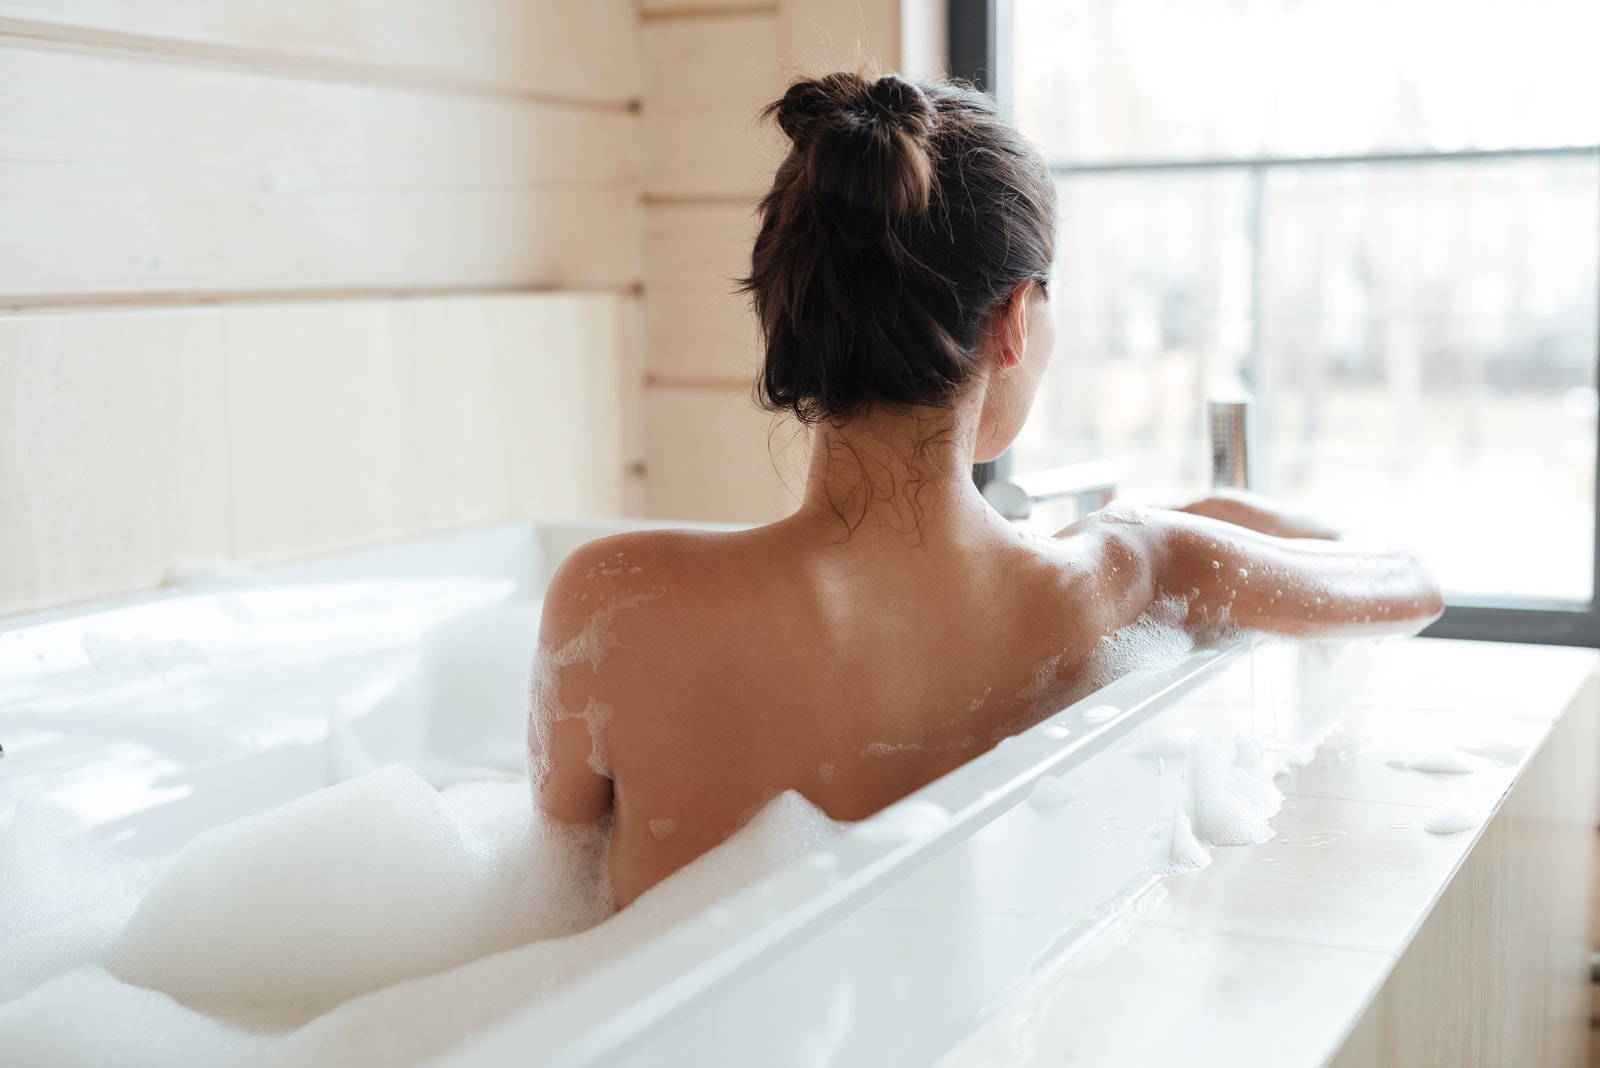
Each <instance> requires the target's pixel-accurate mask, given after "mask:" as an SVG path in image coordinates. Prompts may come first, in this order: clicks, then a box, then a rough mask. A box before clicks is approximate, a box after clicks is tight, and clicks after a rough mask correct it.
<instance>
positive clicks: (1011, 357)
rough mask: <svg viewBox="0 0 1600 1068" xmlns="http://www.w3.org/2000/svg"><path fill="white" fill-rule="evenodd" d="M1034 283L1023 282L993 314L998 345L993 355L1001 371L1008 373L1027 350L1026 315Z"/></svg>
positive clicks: (1020, 360)
mask: <svg viewBox="0 0 1600 1068" xmlns="http://www.w3.org/2000/svg"><path fill="white" fill-rule="evenodd" d="M1033 287H1034V283H1033V282H1031V281H1028V282H1023V283H1022V284H1021V285H1019V286H1017V288H1015V289H1013V290H1012V291H1011V296H1009V297H1007V298H1006V302H1005V303H1004V304H1003V305H1001V306H1000V308H999V310H998V311H997V312H996V313H995V317H996V319H997V320H998V321H997V322H996V323H995V326H996V328H997V329H996V330H995V334H996V335H997V337H998V340H999V345H998V346H997V351H996V353H995V359H996V362H997V364H998V366H999V368H1000V370H1002V371H1008V370H1010V369H1011V368H1013V367H1015V366H1016V365H1017V364H1019V363H1021V362H1022V354H1023V353H1024V352H1026V351H1027V348H1028V313H1029V305H1030V304H1031V303H1032V301H1031V300H1030V299H1029V298H1031V297H1032V296H1033Z"/></svg>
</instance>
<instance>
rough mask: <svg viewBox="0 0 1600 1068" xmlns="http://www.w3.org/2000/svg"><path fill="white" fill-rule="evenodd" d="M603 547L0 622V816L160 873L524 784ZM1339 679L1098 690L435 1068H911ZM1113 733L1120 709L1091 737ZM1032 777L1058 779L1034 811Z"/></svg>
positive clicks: (1069, 941) (1162, 674)
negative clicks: (263, 822)
mask: <svg viewBox="0 0 1600 1068" xmlns="http://www.w3.org/2000/svg"><path fill="white" fill-rule="evenodd" d="M623 528H624V525H622V524H608V525H596V524H590V523H545V524H539V525H513V526H504V527H496V528H490V529H484V530H480V531H473V532H467V533H462V534H456V535H450V536H447V537H441V538H436V539H429V540H426V541H419V542H415V543H410V544H407V545H401V546H394V547H386V548H381V549H374V550H367V551H362V552H356V553H349V554H343V555H340V556H338V557H331V558H327V559H323V560H318V561H314V562H310V563H304V564H297V565H292V566H285V567H279V568H274V569H270V570H269V571H267V572H265V573H263V574H262V575H260V576H253V575H250V574H247V573H241V572H234V571H230V570H229V569H226V568H222V569H210V570H208V569H205V568H200V569H193V574H192V576H191V579H190V581H189V582H187V583H185V584H181V585H179V586H176V587H174V588H169V589H167V590H163V591H159V592H156V593H153V594H149V595H144V596H139V597H135V598H127V599H123V600H120V601H116V602H106V603H103V604H100V605H91V606H85V607H80V608H75V609H72V610H68V611H60V612H54V613H45V614H40V615H35V616H30V617H23V618H18V619H13V620H9V621H6V622H5V623H4V624H0V744H4V745H5V747H6V750H7V754H8V755H7V758H6V759H5V760H4V761H3V762H0V780H3V782H0V786H4V787H5V788H6V789H7V790H9V791H15V792H17V793H20V794H23V795H26V796H31V797H34V798H38V799H43V800H47V801H49V802H51V803H53V804H54V805H57V806H60V807H62V808H65V809H67V810H69V811H70V812H72V813H73V814H74V816H75V818H76V819H77V821H78V822H79V824H80V825H81V826H82V828H83V833H85V834H88V835H92V836H95V837H96V838H97V839H99V840H100V841H102V842H104V843H107V844H109V845H112V846H114V847H115V848H117V849H118V850H120V851H122V852H124V853H126V854H128V855H130V856H135V857H160V856H165V855H168V854H171V853H172V852H174V851H175V850H177V849H178V848H180V847H181V846H182V845H183V844H184V843H186V842H187V841H189V840H190V839H191V838H193V837H194V836H195V835H196V834H198V833H199V832H200V831H202V830H205V829H207V828H209V827H213V826H217V825H220V824H223V823H227V822H229V821H232V820H235V819H238V818H240V817H242V816H246V815H249V814H251V813H255V812H260V811H263V810H265V809H268V808H272V807H274V806H277V805H280V804H283V803H284V802H286V801H289V800H292V799H294V798H296V797H300V796H302V795H304V794H306V793H308V792H310V791H313V790H316V789H318V788H320V787H323V786H325V785H327V784H328V783H329V782H331V781H336V780H338V779H342V778H346V777H349V776H351V775H353V774H357V773H359V772H361V771H362V770H364V769H366V768H369V767H373V766H377V765H381V764H384V763H390V762H401V763H407V764H411V765H413V766H415V767H417V768H418V769H419V770H421V771H422V772H423V773H424V774H425V776H427V777H428V778H430V780H431V781H433V782H435V783H436V784H439V785H443V784H445V783H448V782H450V781H452V780H454V779H458V778H467V777H473V776H476V775H482V774H500V775H516V774H520V772H521V767H522V760H523V751H522V739H523V728H524V724H523V716H524V700H525V698H524V695H525V688H526V685H525V684H526V673H527V666H528V663H529V661H530V659H531V652H532V649H533V645H534V642H535V638H536V630H537V624H538V604H539V597H540V594H541V591H542V589H543V586H544V582H545V579H546V576H547V575H548V574H549V572H550V570H551V569H552V568H553V567H554V565H555V564H556V563H558V562H559V560H560V559H561V557H562V556H564V555H565V553H566V552H567V551H569V550H570V549H571V548H572V547H573V546H575V545H577V544H580V543H581V542H583V541H585V540H588V539H589V538H590V537H594V536H598V535H600V534H604V533H609V532H612V531H614V530H617V529H623ZM1363 649H1364V647H1363V646H1351V645H1339V646H1319V645H1299V646H1288V645H1282V644H1275V645H1262V646H1257V647H1254V648H1249V647H1245V646H1236V647H1233V648H1229V649H1222V650H1210V651H1204V652H1199V653H1196V654H1194V655H1193V656H1191V657H1190V658H1189V659H1188V660H1187V661H1185V662H1184V663H1182V664H1179V665H1176V666H1168V667H1165V668H1163V669H1160V670H1155V671H1150V672H1145V673H1141V674H1139V675H1137V676H1134V677H1130V678H1127V679H1124V680H1121V681H1119V682H1118V683H1116V684H1113V685H1112V686H1110V687H1108V688H1107V689H1106V690H1104V691H1102V692H1100V693H1098V694H1095V695H1093V696H1092V697H1090V698H1089V699H1087V700H1085V701H1083V702H1080V703H1079V704H1078V705H1075V706H1073V707H1071V708H1069V709H1066V710H1064V711H1062V712H1061V713H1059V714H1058V715H1056V716H1055V717H1052V719H1050V720H1049V721H1047V722H1045V723H1043V724H1040V725H1039V726H1037V727H1035V728H1033V729H1032V730H1029V731H1027V732H1026V733H1024V734H1023V735H1020V736H1018V737H1017V738H1016V739H1013V740H1010V741H1008V742H1007V743H1005V744H1003V745H1001V746H1000V747H999V748H997V749H996V750H994V751H993V752H990V753H988V754H985V755H984V756H982V757H979V758H978V759H976V760H973V761H972V762H970V763H969V764H967V765H965V766H964V767H962V768H960V769H958V770H957V771H955V772H953V773H951V774H950V775H948V776H946V777H945V778H944V779H941V780H940V781H938V782H936V783H933V784H931V785H930V786H929V787H927V788H926V789H924V790H922V791H919V792H918V793H917V794H916V795H914V796H913V797H912V798H908V799H907V800H906V801H905V802H902V803H901V804H899V805H897V806H894V808H892V809H890V810H889V811H887V812H885V813H883V814H880V816H879V817H875V818H874V819H873V820H869V821H866V822H865V823H863V824H861V825H858V826H857V827H855V828H853V829H852V830H851V831H850V832H848V833H847V834H846V835H844V836H843V837H842V838H841V839H839V840H838V841H837V842H836V843H835V844H834V845H833V846H832V847H830V848H829V849H828V850H827V851H826V852H825V853H819V854H815V855H813V856H810V857H808V858H806V860H805V862H803V863H801V864H798V865H796V866H794V867H792V868H790V869H787V870H784V871H781V872H777V873H775V874H773V875H772V876H771V877H769V878H766V879H765V880H763V881H761V882H759V883H757V884H755V885H753V886H749V887H747V888H746V889H744V890H743V891H740V892H738V893H736V894H734V895H733V896H731V897H730V898H728V899H727V900H725V901H723V902H722V903H720V904H719V905H718V906H716V907H714V908H712V909H709V910H707V911H705V912H704V913H702V914H700V915H697V916H695V917H693V918H691V919H690V920H688V921H687V922H685V923H682V924H680V925H678V926H677V927H676V928H672V929H669V930H667V931H664V932H662V933H661V934H660V935H659V936H658V937H656V938H655V939H654V940H652V941H650V942H647V943H646V944H644V945H641V946H640V947H638V948H637V949H636V950H635V951H633V952H632V953H630V954H629V955H627V956H626V957H624V958H622V959H620V960H618V961H615V962H613V963H611V964H609V965H606V966H604V967H602V968H600V969H598V970H596V971H594V972H592V973H591V974H589V975H587V976H585V977H583V978H581V979H579V980H578V981H576V982H574V983H572V984H571V985H570V986H568V987H567V988H565V989H563V990H561V991H559V992H558V993H556V994H555V995H553V996H550V997H547V998H545V999H544V1000H542V1001H539V1002H537V1003H533V1004H530V1005H529V1006H528V1007H527V1008H526V1010H524V1011H522V1012H520V1013H517V1014H514V1015H512V1016H510V1017H508V1018H505V1019H503V1020H502V1021H501V1022H500V1023H499V1024H498V1026H497V1027H496V1028H495V1029H493V1030H492V1031H490V1032H489V1033H487V1034H484V1035H480V1036H477V1037H476V1039H475V1041H473V1042H472V1043H471V1044H469V1045H466V1046H464V1047H462V1048H460V1049H457V1050H455V1051H454V1052H452V1053H450V1054H449V1055H447V1056H446V1057H445V1058H444V1059H443V1060H444V1062H447V1063H451V1064H460V1065H468V1064H478V1065H487V1064H500V1063H505V1064H523V1063H526V1061H527V1056H528V1051H529V1050H530V1049H537V1050H540V1051H542V1054H541V1056H540V1058H539V1063H541V1064H587V1063H597V1062H605V1063H610V1062H627V1063H640V1064H644V1063H663V1062H667V1063H695V1064H707V1063H725V1064H730V1065H744V1064H755V1063H763V1064H764V1063H778V1062H779V1061H781V1060H782V1059H784V1058H789V1059H791V1060H794V1059H796V1058H798V1062H799V1063H811V1062H814V1063H832V1064H861V1065H886V1064H924V1063H930V1062H933V1061H937V1060H939V1059H940V1058H942V1057H945V1056H947V1055H950V1054H952V1053H953V1052H957V1051H959V1050H960V1048H961V1047H962V1045H963V1043H964V1042H965V1041H966V1040H967V1039H968V1037H969V1036H970V1035H972V1034H973V1033H975V1032H976V1031H977V1030H978V1029H979V1028H980V1027H981V1025H982V1024H983V1023H984V1022H985V1021H987V1020H988V1019H990V1018H991V1017H993V1016H994V1014H995V1013H996V1012H998V1011H999V1010H1000V1009H1001V1008H1002V1007H1003V1006H1004V1005H1005V1004H1006V1003H1007V1002H1008V1001H1009V1000H1011V999H1014V998H1015V997H1017V996H1018V995H1019V994H1021V993H1023V992H1025V991H1026V990H1027V989H1028V988H1029V986H1030V984H1034V983H1037V982H1039V981H1041V979H1042V978H1043V977H1045V976H1047V975H1049V974H1051V973H1052V972H1053V971H1055V970H1056V969H1059V968H1060V967H1061V966H1062V964H1063V962H1064V961H1066V960H1068V959H1069V958H1070V956H1071V953H1072V951H1073V949H1074V948H1075V947H1076V946H1078V945H1079V944H1080V943H1082V942H1083V940H1084V939H1085V938H1086V937H1087V936H1089V935H1091V934H1092V933H1094V932H1095V931H1096V930H1097V929H1098V928H1099V927H1101V926H1102V925H1103V924H1104V923H1105V922H1106V921H1107V920H1108V919H1109V918H1110V917H1111V916H1113V915H1115V914H1116V912H1117V911H1118V910H1120V909H1124V908H1126V907H1127V906H1128V905H1129V903H1130V902H1134V901H1136V900H1137V899H1138V898H1139V896H1140V894H1141V892H1142V891H1144V890H1145V889H1146V888H1147V887H1149V886H1150V885H1151V884H1152V883H1153V882H1154V881H1155V880H1156V879H1157V878H1158V873H1159V870H1160V869H1161V867H1162V865H1163V864H1164V863H1166V861H1167V860H1168V858H1169V857H1170V855H1171V851H1172V836H1173V833H1174V832H1173V826H1174V822H1173V817H1174V813H1175V811H1176V810H1177V809H1178V808H1179V807H1180V806H1181V805H1185V804H1187V805H1188V806H1189V807H1190V808H1191V809H1192V806H1193V800H1194V797H1193V795H1194V789H1195V786H1194V781H1193V775H1192V774H1191V772H1192V770H1193V769H1192V762H1193V760H1194V756H1193V752H1194V747H1193V746H1192V745H1188V744H1177V743H1178V742H1179V741H1183V740H1187V739H1191V738H1192V737H1194V736H1199V737H1207V736H1214V737H1217V738H1226V737H1231V736H1237V735H1243V736H1247V737H1249V738H1251V739H1253V740H1254V741H1255V742H1257V743H1260V744H1261V745H1262V746H1263V747H1264V748H1265V749H1266V750H1268V751H1269V752H1280V753H1281V752H1287V751H1290V750H1293V749H1296V748H1301V747H1304V746H1306V745H1307V744H1308V743H1310V742H1312V741H1314V740H1315V739H1316V738H1317V737H1318V736H1319V735H1320V734H1321V733H1322V732H1323V731H1324V730H1325V729H1326V728H1327V727H1328V726H1329V725H1330V724H1331V723H1332V721H1333V719H1334V718H1335V717H1336V715H1337V714H1338V711H1339V709H1340V707H1341V705H1342V703H1343V702H1344V701H1345V700H1347V699H1348V698H1349V697H1350V696H1351V689H1350V684H1351V683H1352V682H1353V680H1355V679H1357V678H1359V677H1360V676H1361V674H1362V673H1361V672H1359V671H1347V670H1343V668H1346V667H1348V666H1349V664H1350V663H1352V661H1353V659H1359V658H1360V657H1361V656H1362V655H1363V652H1362V650H1363ZM1107 705H1112V706H1115V707H1116V708H1117V709H1119V710H1120V711H1119V712H1118V713H1117V714H1116V715H1114V716H1112V717H1110V718H1102V713H1101V712H1100V711H1098V710H1100V709H1103V708H1104V707H1105V706H1107ZM435 708H450V709H453V710H461V709H476V710H478V712H477V714H475V715H473V716H471V717H468V718H465V719H463V718H462V717H460V716H459V715H456V716H453V717H452V718H450V719H448V720H443V721H441V719H440V718H439V717H433V716H430V714H429V713H430V710H432V709H435ZM1046 776H1050V777H1059V778H1060V780H1061V781H1060V782H1059V783H1051V784H1047V786H1045V787H1037V784H1038V783H1039V782H1040V780H1041V779H1043V778H1044V777H1046ZM1036 788H1037V789H1038V790H1039V791H1040V792H1039V793H1038V794H1037V795H1036V802H1038V803H1036V804H1029V803H1026V802H1027V800H1028V798H1029V797H1030V794H1033V793H1034V791H1035V790H1036ZM1047 793H1048V794H1050V795H1052V796H1049V797H1047V796H1046V794H1047ZM1047 800H1053V801H1055V802H1057V803H1056V804H1054V805H1045V804H1044V803H1043V802H1044V801H1047ZM813 1055H814V1057H813ZM808 1058H811V1060H808Z"/></svg>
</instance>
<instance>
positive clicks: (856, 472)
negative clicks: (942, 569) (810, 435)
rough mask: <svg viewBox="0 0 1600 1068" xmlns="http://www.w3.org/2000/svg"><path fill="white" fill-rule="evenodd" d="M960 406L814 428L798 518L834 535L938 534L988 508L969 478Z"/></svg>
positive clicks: (907, 538)
mask: <svg viewBox="0 0 1600 1068" xmlns="http://www.w3.org/2000/svg"><path fill="white" fill-rule="evenodd" d="M964 414H965V413H963V412H960V411H957V410H945V409H914V410H912V411H910V412H891V411H883V410H869V411H867V412H864V413H862V414H861V415H858V416H856V417H855V418H853V419H851V420H850V421H849V422H848V423H846V424H844V425H842V426H834V425H832V424H830V423H823V424H822V425H821V426H819V427H818V428H817V430H816V432H815V437H814V439H813V442H812V450H811V466H810V470H809V472H808V474H807V477H806V490H805V497H804V500H803V501H802V503H801V511H800V514H799V515H798V516H796V517H795V518H796V519H797V520H803V521H806V522H808V523H815V524H817V525H818V526H819V528H826V529H828V530H829V531H830V532H831V537H832V538H833V539H835V540H856V539H858V538H861V539H862V540H867V541H876V540H880V539H882V538H884V537H889V538H895V539H899V540H902V541H904V542H906V543H908V544H926V543H928V542H929V541H938V540H943V538H944V537H945V536H947V535H949V534H952V533H955V532H957V531H960V530H965V529H969V528H970V524H972V523H973V522H975V521H981V520H982V519H984V518H985V515H986V513H988V512H989V508H988V505H986V504H985V503H984V501H983V497H982V496H981V495H980V494H979V492H978V489H977V487H976V486H975V485H974V484H973V481H972V462H973V450H974V441H973V439H974V437H975V435H974V433H973V432H972V430H971V426H972V422H971V420H970V419H966V418H963V415H964Z"/></svg>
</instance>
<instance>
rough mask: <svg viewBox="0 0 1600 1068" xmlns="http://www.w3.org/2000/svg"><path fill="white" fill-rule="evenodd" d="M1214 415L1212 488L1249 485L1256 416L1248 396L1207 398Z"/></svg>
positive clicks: (1212, 428)
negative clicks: (1224, 398) (1253, 415)
mask: <svg viewBox="0 0 1600 1068" xmlns="http://www.w3.org/2000/svg"><path fill="white" fill-rule="evenodd" d="M1206 408H1207V409H1208V411H1209V414H1210V417H1211V488H1212V489H1250V488H1251V485H1250V483H1251V477H1250V456H1251V454H1252V453H1254V452H1255V444H1256V443H1255V420H1254V418H1252V412H1251V399H1250V398H1249V397H1248V396H1238V397H1232V398H1229V399H1227V400H1212V401H1207V402H1206Z"/></svg>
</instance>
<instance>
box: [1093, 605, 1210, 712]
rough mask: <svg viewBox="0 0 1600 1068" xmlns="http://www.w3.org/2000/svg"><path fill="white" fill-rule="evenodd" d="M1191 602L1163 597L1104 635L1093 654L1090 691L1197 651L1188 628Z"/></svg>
mask: <svg viewBox="0 0 1600 1068" xmlns="http://www.w3.org/2000/svg"><path fill="white" fill-rule="evenodd" d="M1188 616H1189V602H1188V600H1187V599H1185V598H1182V597H1176V596H1172V597H1163V598H1161V599H1160V600H1158V601H1156V602H1155V603H1154V604H1152V605H1151V606H1150V607H1149V608H1147V609H1145V611H1144V613H1143V614H1142V615H1141V616H1140V617H1139V618H1138V619H1136V620H1135V621H1134V622H1132V623H1130V624H1128V625H1127V626H1126V627H1123V628H1122V629H1121V630H1118V631H1114V632H1113V633H1111V634H1108V635H1106V636H1105V637H1103V638H1101V639H1100V641H1099V642H1098V643H1097V644H1096V645H1095V648H1094V651H1093V652H1092V653H1090V654H1089V659H1088V664H1087V668H1086V670H1085V672H1084V675H1085V678H1084V684H1085V685H1086V686H1087V687H1088V691H1089V692H1093V691H1094V690H1098V689H1100V688H1101V687H1103V686H1105V685H1106V684H1107V683H1109V682H1111V681H1113V680H1114V679H1119V678H1122V677H1123V676H1124V675H1127V674H1129V673H1131V672H1134V671H1138V670H1140V669H1145V668H1158V667H1170V666H1171V665H1173V664H1176V663H1178V662H1179V661H1181V660H1182V659H1183V658H1184V657H1186V656H1188V655H1189V654H1190V653H1192V652H1193V651H1194V647H1195V642H1194V636H1193V635H1192V634H1190V633H1189V631H1188V630H1187V629H1186V628H1185V621H1186V620H1187V619H1188Z"/></svg>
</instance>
